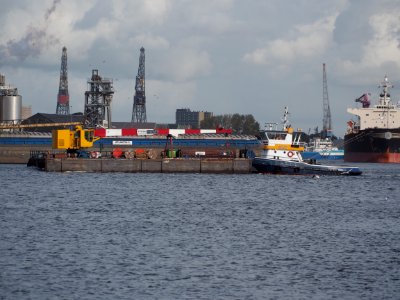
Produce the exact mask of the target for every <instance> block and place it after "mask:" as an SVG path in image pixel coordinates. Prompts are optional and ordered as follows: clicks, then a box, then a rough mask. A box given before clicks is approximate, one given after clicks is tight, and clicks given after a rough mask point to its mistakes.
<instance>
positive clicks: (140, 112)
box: [132, 47, 147, 123]
mask: <svg viewBox="0 0 400 300" xmlns="http://www.w3.org/2000/svg"><path fill="white" fill-rule="evenodd" d="M144 62H145V56H144V48H143V47H142V48H140V56H139V68H138V74H137V76H136V84H135V96H134V97H133V110H132V123H146V122H147V117H146V93H145V69H144Z"/></svg>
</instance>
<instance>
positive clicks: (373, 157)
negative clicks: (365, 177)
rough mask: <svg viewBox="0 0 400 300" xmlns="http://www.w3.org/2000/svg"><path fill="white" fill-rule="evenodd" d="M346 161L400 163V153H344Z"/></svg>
mask: <svg viewBox="0 0 400 300" xmlns="http://www.w3.org/2000/svg"><path fill="white" fill-rule="evenodd" d="M344 161H346V162H371V163H400V153H365V152H352V153H345V154H344Z"/></svg>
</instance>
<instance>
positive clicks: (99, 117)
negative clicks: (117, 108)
mask: <svg viewBox="0 0 400 300" xmlns="http://www.w3.org/2000/svg"><path fill="white" fill-rule="evenodd" d="M87 83H88V91H86V92H85V112H84V119H85V126H86V127H88V128H95V127H98V126H101V127H106V128H109V127H110V126H111V101H112V97H113V94H114V88H113V81H112V79H107V78H102V77H101V76H100V75H99V71H98V70H92V78H91V79H89V80H88V82H87Z"/></svg>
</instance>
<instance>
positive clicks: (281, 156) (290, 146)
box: [252, 107, 362, 176]
mask: <svg viewBox="0 0 400 300" xmlns="http://www.w3.org/2000/svg"><path fill="white" fill-rule="evenodd" d="M287 116H288V108H287V107H285V111H284V116H283V128H282V129H280V130H279V129H278V128H277V125H278V124H277V123H267V126H266V129H265V130H263V131H262V133H264V134H265V139H264V140H263V149H262V151H261V155H260V156H256V157H255V158H254V159H253V162H252V166H253V168H254V169H255V170H256V172H258V173H272V174H291V175H313V176H319V175H361V174H362V171H361V170H360V169H359V168H358V167H351V166H336V165H334V166H328V165H321V164H317V163H316V161H315V160H310V161H304V160H303V158H302V156H301V152H302V151H304V145H303V144H302V143H301V142H300V133H295V132H294V130H293V128H292V127H291V126H290V125H289V124H288V119H287ZM274 127H275V128H274Z"/></svg>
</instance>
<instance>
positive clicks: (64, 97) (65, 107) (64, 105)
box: [56, 47, 70, 115]
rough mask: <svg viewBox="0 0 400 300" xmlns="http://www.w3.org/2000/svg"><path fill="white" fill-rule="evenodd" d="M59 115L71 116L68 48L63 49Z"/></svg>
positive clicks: (58, 101)
mask: <svg viewBox="0 0 400 300" xmlns="http://www.w3.org/2000/svg"><path fill="white" fill-rule="evenodd" d="M56 114H57V115H69V114H70V112H69V94H68V69H67V48H66V47H63V48H62V55H61V70H60V85H59V88H58V96H57V109H56Z"/></svg>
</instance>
